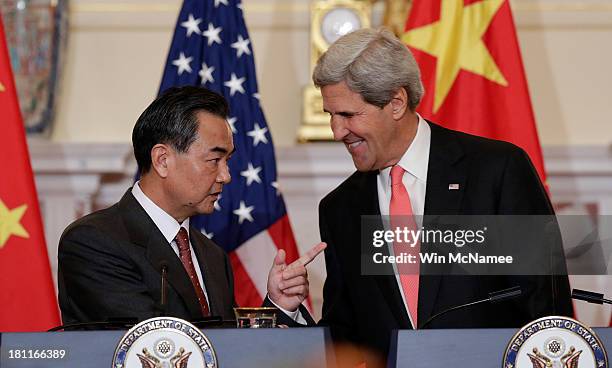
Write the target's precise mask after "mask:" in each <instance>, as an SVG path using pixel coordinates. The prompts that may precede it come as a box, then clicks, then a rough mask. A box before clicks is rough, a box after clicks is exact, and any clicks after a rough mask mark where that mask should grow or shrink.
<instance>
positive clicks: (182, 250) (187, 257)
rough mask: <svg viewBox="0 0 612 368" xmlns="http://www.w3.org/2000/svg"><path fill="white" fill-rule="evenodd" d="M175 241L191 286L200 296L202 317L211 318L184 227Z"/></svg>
mask: <svg viewBox="0 0 612 368" xmlns="http://www.w3.org/2000/svg"><path fill="white" fill-rule="evenodd" d="M174 240H175V241H176V244H177V245H178V248H179V257H180V258H181V262H182V263H183V267H185V270H186V271H187V274H188V275H189V279H190V280H191V284H192V285H193V288H194V289H195V292H196V295H197V296H198V302H199V303H200V308H201V309H202V315H204V317H208V316H210V310H209V309H208V301H207V300H206V295H205V294H204V290H202V287H201V286H200V280H198V274H197V273H196V270H195V267H194V266H193V261H192V260H191V248H190V247H189V236H188V235H187V230H186V229H185V228H184V227H181V229H180V230H179V232H178V234H176V237H175V238H174Z"/></svg>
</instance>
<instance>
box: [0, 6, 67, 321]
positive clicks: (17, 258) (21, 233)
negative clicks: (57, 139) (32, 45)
mask: <svg viewBox="0 0 612 368" xmlns="http://www.w3.org/2000/svg"><path fill="white" fill-rule="evenodd" d="M0 122H1V123H0V126H1V131H2V145H1V146H0V154H1V156H2V168H1V174H0V177H1V178H2V179H1V180H0V331H2V332H8V331H44V330H47V329H49V328H51V327H54V326H56V325H58V324H59V315H58V308H57V301H56V299H55V290H54V288H53V281H52V278H51V270H50V267H49V258H48V256H47V247H46V245H45V237H44V233H43V226H42V221H41V218H40V209H39V208H38V199H37V198H36V188H35V187H34V178H33V176H32V167H31V166H30V158H29V155H28V147H27V143H26V138H25V132H24V127H23V122H22V120H21V113H20V111H19V104H18V102H17V93H16V91H15V84H14V82H13V75H12V73H11V64H10V60H9V56H8V51H7V45H6V38H5V34H4V26H3V25H2V19H1V18H0Z"/></svg>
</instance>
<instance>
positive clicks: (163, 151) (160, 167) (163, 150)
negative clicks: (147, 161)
mask: <svg viewBox="0 0 612 368" xmlns="http://www.w3.org/2000/svg"><path fill="white" fill-rule="evenodd" d="M173 153H174V152H173V151H172V150H171V149H170V147H169V146H167V145H165V144H161V143H158V144H156V145H155V146H153V148H151V169H153V170H154V171H155V172H156V173H157V175H158V176H159V177H161V178H166V177H167V176H168V166H169V165H170V164H171V161H172V159H173Z"/></svg>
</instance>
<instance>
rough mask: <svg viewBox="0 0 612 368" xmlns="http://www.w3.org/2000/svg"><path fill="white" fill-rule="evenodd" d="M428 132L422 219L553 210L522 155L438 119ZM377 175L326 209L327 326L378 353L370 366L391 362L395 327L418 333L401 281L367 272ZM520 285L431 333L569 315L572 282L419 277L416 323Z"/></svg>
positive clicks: (348, 184) (358, 175)
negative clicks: (363, 219)
mask: <svg viewBox="0 0 612 368" xmlns="http://www.w3.org/2000/svg"><path fill="white" fill-rule="evenodd" d="M430 126H431V149H430V155H429V166H428V173H427V189H426V197H425V219H424V221H427V217H428V215H459V214H480V215H486V214H553V209H552V207H551V204H550V202H549V200H548V197H547V195H546V192H545V190H544V188H543V187H542V184H541V183H540V181H539V179H538V176H537V174H536V172H535V170H534V168H533V166H532V164H531V162H530V161H529V158H528V156H527V155H526V153H525V152H524V151H523V150H521V149H520V148H518V147H516V146H514V145H512V144H509V143H505V142H500V141H494V140H489V139H485V138H481V137H476V136H472V135H468V134H464V133H460V132H456V131H452V130H449V129H445V128H443V127H440V126H438V125H435V124H432V123H430ZM377 174H378V171H376V172H355V173H354V174H353V175H352V176H350V177H349V178H348V179H347V180H346V181H344V182H343V183H342V184H341V185H340V186H338V187H337V188H336V189H335V190H334V191H332V192H331V193H329V194H328V195H327V196H326V197H325V198H324V199H323V200H322V201H321V203H320V206H319V225H320V231H321V239H322V241H325V242H327V244H328V247H327V249H326V251H325V261H326V267H327V279H326V281H325V286H324V290H323V297H324V301H323V317H322V320H321V322H320V323H321V324H326V325H329V326H330V328H331V333H332V337H333V338H334V339H335V340H336V341H345V342H350V343H355V344H358V345H361V346H365V347H367V348H369V349H371V350H372V351H373V352H374V355H375V356H374V357H372V358H373V360H372V361H369V362H368V367H369V366H371V365H372V366H376V365H378V364H381V363H382V362H384V359H385V357H386V354H387V351H388V348H389V340H390V332H391V330H393V329H409V328H412V326H411V324H410V320H409V318H408V314H407V313H406V310H405V308H404V304H403V302H402V299H401V294H400V291H399V287H398V284H397V281H396V278H395V276H363V275H362V274H361V268H360V267H361V263H360V244H361V240H360V235H361V234H360V227H361V224H360V216H361V215H380V210H379V204H378V194H377V184H376V176H377ZM450 183H458V184H459V185H460V190H449V189H448V185H449V184H450ZM517 284H518V285H520V286H521V288H522V291H523V297H522V298H519V299H516V300H513V301H508V302H505V303H499V304H496V305H492V304H483V305H480V306H476V307H472V308H468V309H464V310H460V311H457V312H453V313H449V314H447V315H445V316H443V317H441V318H439V319H436V320H435V321H434V322H433V323H432V324H431V325H430V326H429V328H482V327H520V326H522V325H524V324H525V323H527V322H528V321H530V320H533V319H535V318H537V317H540V316H544V315H551V314H556V315H570V316H571V314H572V306H571V301H570V297H569V284H568V281H567V277H566V276H560V277H550V276H546V277H544V276H520V277H517V276H513V277H510V276H479V277H475V276H449V275H444V276H430V275H422V276H421V278H420V282H419V288H420V289H419V306H418V321H419V324H422V323H423V322H425V321H426V320H427V319H428V318H429V317H431V316H432V315H434V314H436V313H437V312H440V311H443V310H445V309H447V308H449V307H452V306H456V305H460V304H463V303H467V302H471V301H475V300H478V299H481V298H485V297H487V296H488V293H489V292H492V291H497V290H501V289H504V288H508V287H512V286H515V285H517ZM553 289H555V292H554V293H553V292H552V290H553ZM377 354H378V356H376V355H377ZM377 359H378V360H377Z"/></svg>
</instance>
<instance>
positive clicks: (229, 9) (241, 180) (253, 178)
mask: <svg viewBox="0 0 612 368" xmlns="http://www.w3.org/2000/svg"><path fill="white" fill-rule="evenodd" d="M184 85H194V86H202V87H205V88H208V89H210V90H213V91H216V92H218V93H220V94H222V95H223V96H225V98H226V99H227V100H228V102H229V104H230V116H228V122H229V123H230V125H231V128H232V131H233V133H234V145H235V147H236V152H235V153H234V155H233V156H232V158H231V160H230V173H231V175H232V182H231V183H230V184H229V185H226V186H225V188H224V189H223V193H222V194H221V198H220V199H219V200H218V201H217V203H216V205H215V212H214V213H212V214H211V215H207V216H197V217H194V218H192V219H191V221H192V223H193V225H194V226H196V227H198V228H199V229H200V230H201V231H202V233H204V234H205V235H206V236H208V237H209V238H211V239H212V240H213V241H214V242H216V243H217V244H219V245H220V246H221V247H223V248H224V249H225V251H226V252H228V254H229V256H230V259H231V262H232V267H233V269H234V279H235V285H236V302H237V303H238V304H239V305H241V306H255V305H260V304H261V302H262V299H263V297H265V295H266V290H267V288H266V283H267V277H268V271H269V269H270V266H271V265H272V261H273V259H274V256H275V255H276V251H277V249H279V248H282V249H285V251H286V252H287V263H289V262H291V261H293V260H295V259H297V258H298V250H297V247H296V244H295V240H294V238H293V232H292V230H291V225H290V223H289V219H288V217H287V211H286V209H285V203H284V201H283V198H282V196H281V194H280V191H279V187H278V182H277V176H276V162H275V159H274V146H273V145H272V137H271V136H270V131H269V130H268V125H267V123H266V118H265V117H264V114H263V111H262V109H261V105H260V101H259V93H258V89H257V77H256V73H255V62H254V58H253V49H252V47H251V41H250V39H249V32H248V31H247V28H246V25H245V22H244V18H243V11H242V4H241V1H240V0H185V1H184V2H183V6H182V8H181V12H180V14H179V17H178V20H177V23H176V28H175V31H174V37H173V39H172V44H171V46H170V51H169V52H168V59H167V61H166V67H165V69H164V76H163V79H162V82H161V86H160V89H159V92H160V93H162V92H163V91H165V90H166V89H168V88H170V87H173V86H184Z"/></svg>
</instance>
